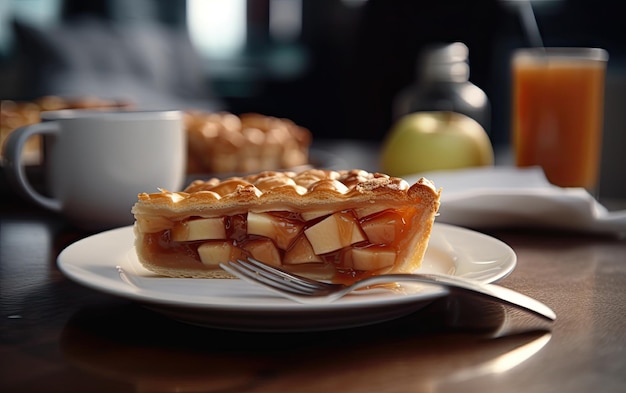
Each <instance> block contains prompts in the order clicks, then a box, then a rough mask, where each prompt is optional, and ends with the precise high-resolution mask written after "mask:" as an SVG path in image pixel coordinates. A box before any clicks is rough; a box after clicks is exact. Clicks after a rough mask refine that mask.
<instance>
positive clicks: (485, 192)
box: [406, 166, 626, 234]
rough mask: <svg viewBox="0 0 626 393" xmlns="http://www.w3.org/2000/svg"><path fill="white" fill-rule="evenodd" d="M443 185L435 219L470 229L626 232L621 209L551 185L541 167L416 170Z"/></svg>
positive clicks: (584, 193) (580, 190)
mask: <svg viewBox="0 0 626 393" xmlns="http://www.w3.org/2000/svg"><path fill="white" fill-rule="evenodd" d="M420 177H425V178H427V179H430V180H432V181H433V182H434V183H435V186H436V187H437V188H442V194H441V207H440V209H439V216H438V217H437V221H438V222H445V223H449V224H454V225H459V226H465V227H471V228H477V229H479V228H498V227H508V228H517V227H524V228H546V229H559V230H568V231H577V232H591V233H614V234H626V210H622V211H617V212H609V211H608V210H607V209H606V208H605V207H604V206H602V205H601V204H600V203H599V202H598V201H596V200H595V199H594V198H593V197H592V196H591V195H590V194H589V193H588V192H587V191H586V190H585V189H583V188H561V187H557V186H554V185H552V184H550V183H549V182H548V181H547V179H546V177H545V176H544V174H543V171H542V170H541V168H538V167H533V168H515V167H506V166H501V167H500V166H496V167H481V168H471V169H462V170H455V171H438V172H428V173H420V174H418V175H412V176H409V177H406V180H407V181H408V182H409V183H411V182H414V181H416V180H417V179H419V178H420Z"/></svg>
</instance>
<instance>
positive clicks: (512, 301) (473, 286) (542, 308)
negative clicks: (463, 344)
mask: <svg viewBox="0 0 626 393" xmlns="http://www.w3.org/2000/svg"><path fill="white" fill-rule="evenodd" d="M394 281H395V282H401V281H404V282H419V283H423V284H432V285H439V286H442V287H445V288H448V289H449V290H450V291H451V292H458V293H462V294H470V295H477V296H480V297H483V298H487V299H491V300H493V301H497V302H499V303H504V304H508V305H509V306H513V307H516V308H520V309H522V310H525V311H529V312H531V313H533V314H535V315H537V316H539V317H542V318H545V319H547V320H550V321H554V320H556V314H555V313H554V311H552V309H550V307H548V306H546V305H545V304H543V303H541V302H540V301H538V300H536V299H533V298H531V297H529V296H526V295H524V294H521V293H519V292H516V291H514V290H512V289H508V288H505V287H502V286H499V285H495V284H483V283H481V282H479V281H475V280H470V279H466V278H459V277H454V276H445V275H438V274H387V275H382V276H373V277H370V278H368V279H365V280H362V281H360V282H359V283H358V288H363V287H366V286H371V285H373V284H381V283H389V282H394ZM356 288H357V287H356V286H355V287H354V289H356Z"/></svg>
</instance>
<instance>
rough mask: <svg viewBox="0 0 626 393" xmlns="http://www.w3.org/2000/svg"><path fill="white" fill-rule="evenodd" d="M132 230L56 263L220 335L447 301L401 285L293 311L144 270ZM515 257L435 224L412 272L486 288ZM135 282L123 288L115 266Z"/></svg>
mask: <svg viewBox="0 0 626 393" xmlns="http://www.w3.org/2000/svg"><path fill="white" fill-rule="evenodd" d="M133 242H134V234H133V228H132V227H130V226H129V227H123V228H118V229H113V230H110V231H106V232H102V233H99V234H96V235H93V236H90V237H87V238H85V239H82V240H80V241H78V242H76V243H74V244H72V245H70V246H69V247H67V248H66V249H65V250H63V252H61V254H60V255H59V258H58V265H59V268H60V269H61V271H62V272H63V273H64V274H65V275H66V276H67V277H69V278H71V279H73V280H75V281H77V282H79V283H81V284H83V285H86V286H88V287H91V288H94V289H96V290H99V291H103V292H107V293H110V294H113V295H117V296H121V297H124V298H127V299H131V300H134V301H138V302H140V303H142V304H144V305H145V306H147V307H149V308H151V309H154V310H156V311H158V312H161V313H163V314H165V315H167V316H169V317H171V318H174V319H177V320H180V321H184V322H188V323H193V324H198V325H202V326H209V327H216V328H222V329H235V330H249V331H307V330H329V329H338V328H347V327H353V326H361V325H367V324H372V323H377V322H382V321H386V320H390V319H394V318H399V317H401V316H405V315H407V314H410V313H411V312H414V311H416V310H418V309H420V308H422V307H424V306H425V305H427V304H428V303H430V302H431V301H432V300H434V299H435V298H438V297H442V296H445V295H447V291H446V290H445V289H442V288H440V287H435V286H428V285H423V284H402V285H401V287H400V289H399V290H394V291H388V290H383V289H378V290H371V291H362V292H360V293H355V294H351V295H348V296H346V297H344V298H342V299H340V300H338V301H336V302H334V303H330V304H323V305H309V304H299V303H295V302H293V301H291V300H287V299H284V298H281V297H279V296H278V295H275V294H274V293H272V292H270V291H268V290H266V289H265V288H263V287H260V286H256V285H253V284H249V283H247V282H244V281H242V280H229V279H222V280H220V279H212V280H211V279H184V278H181V279H179V278H164V277H159V276H156V275H154V274H153V273H151V272H149V271H148V270H146V269H145V268H144V267H143V266H142V265H141V264H140V263H139V261H138V259H137V256H136V253H135V249H134V246H133ZM516 261H517V257H516V255H515V252H513V250H512V249H511V248H510V247H509V246H508V245H506V244H505V243H503V242H501V241H500V240H497V239H494V238H493V237H490V236H487V235H484V234H482V233H478V232H474V231H471V230H468V229H464V228H460V227H455V226H450V225H446V224H435V226H434V227H433V231H432V234H431V239H430V244H429V247H428V250H427V252H426V255H425V258H424V261H423V264H422V267H421V268H420V269H419V271H422V272H436V273H444V274H450V275H455V276H462V277H471V278H473V279H476V280H479V281H482V282H493V281H496V280H498V279H500V278H502V277H504V276H506V275H507V274H509V273H510V272H511V271H512V270H513V269H514V268H515V264H516ZM117 265H119V266H122V267H123V268H124V270H126V271H127V272H128V273H130V274H134V275H136V276H139V280H140V287H141V288H136V287H133V286H131V285H129V284H127V283H126V282H124V281H123V280H122V279H121V278H120V276H119V274H118V272H117V270H116V266H117Z"/></svg>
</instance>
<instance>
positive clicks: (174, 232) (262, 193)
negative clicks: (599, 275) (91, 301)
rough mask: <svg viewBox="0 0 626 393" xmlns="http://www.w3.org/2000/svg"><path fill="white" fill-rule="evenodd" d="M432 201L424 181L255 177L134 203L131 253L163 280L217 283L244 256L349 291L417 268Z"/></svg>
mask: <svg viewBox="0 0 626 393" xmlns="http://www.w3.org/2000/svg"><path fill="white" fill-rule="evenodd" d="M439 196H440V191H438V190H436V189H435V187H434V185H433V184H432V183H431V182H430V181H429V180H426V179H420V180H419V181H418V182H417V183H415V184H413V185H409V184H408V183H407V182H406V181H405V180H403V179H400V178H396V177H389V176H387V175H384V174H379V173H369V172H365V171H362V170H351V171H329V170H319V169H310V170H306V171H303V172H299V173H294V172H261V173H258V174H255V175H250V176H246V177H232V178H229V179H225V180H219V179H217V178H214V179H211V180H208V181H195V182H193V183H191V184H190V185H189V186H188V187H187V188H186V189H185V190H184V191H182V192H169V191H166V190H162V191H161V192H158V193H152V194H146V193H142V194H139V197H138V201H137V203H136V204H135V206H134V207H133V214H134V215H135V219H136V222H135V234H136V240H135V248H136V251H137V255H138V257H139V260H140V261H141V263H142V264H143V265H144V266H145V267H146V268H147V269H149V270H151V271H153V272H156V273H158V274H161V275H164V276H170V277H195V278H227V277H232V276H230V275H229V274H228V273H226V272H225V271H223V270H221V269H220V268H219V263H221V262H225V261H228V260H234V259H237V258H245V257H246V256H251V257H253V258H256V259H257V260H260V261H262V262H265V263H267V264H271V265H275V266H280V267H282V268H284V269H286V270H289V271H293V272H295V273H299V274H303V275H306V276H309V277H315V278H318V279H327V280H331V281H336V282H352V281H354V280H356V279H359V278H362V277H364V276H369V275H376V274H384V273H392V272H411V271H413V270H415V269H417V268H418V267H419V266H420V265H421V261H422V258H423V256H424V252H425V251H426V247H427V245H428V240H429V238H430V232H431V229H432V225H433V221H434V219H435V215H436V214H437V211H438V208H439Z"/></svg>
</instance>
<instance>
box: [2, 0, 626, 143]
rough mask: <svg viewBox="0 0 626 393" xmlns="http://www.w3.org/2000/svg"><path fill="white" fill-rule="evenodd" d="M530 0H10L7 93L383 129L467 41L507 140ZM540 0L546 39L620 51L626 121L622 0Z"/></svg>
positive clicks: (616, 73) (616, 102) (618, 78)
mask: <svg viewBox="0 0 626 393" xmlns="http://www.w3.org/2000/svg"><path fill="white" fill-rule="evenodd" d="M519 3H520V1H519V0H518V1H516V0H481V1H478V0H477V1H465V0H459V1H453V0H437V1H416V0H133V1H125V0H92V1H82V0H1V2H0V30H1V31H0V50H1V52H0V53H1V57H0V98H2V99H11V100H31V99H34V98H37V97H39V96H42V95H47V94H56V95H65V96H81V95H82V96H85V95H88V96H98V97H102V98H114V99H119V98H124V99H130V100H132V101H134V102H135V103H136V104H137V105H138V106H142V107H146V108H149V107H153V108H157V107H169V108H172V107H175V108H182V109H187V108H197V109H202V110H209V111H213V110H227V111H230V112H233V113H243V112H259V113H263V114H266V115H273V116H281V117H287V118H290V119H292V120H294V121H295V122H296V123H298V124H300V125H303V126H305V127H308V128H309V129H310V130H311V131H312V132H313V135H314V137H315V138H359V139H367V140H374V141H378V140H381V139H382V138H383V136H384V135H385V133H386V132H387V130H388V129H389V127H390V125H391V121H392V119H391V105H392V100H393V98H394V97H395V95H396V94H397V93H398V92H399V91H400V90H401V89H402V88H404V87H406V86H407V85H409V84H411V83H412V82H413V80H414V76H415V73H416V59H417V58H418V55H419V53H420V50H421V49H422V48H423V47H424V46H426V45H429V44H432V43H450V42H455V41H461V42H464V43H465V44H466V45H467V46H468V47H469V63H470V70H471V71H470V81H471V82H473V83H474V84H476V85H478V86H479V87H481V88H482V89H483V90H484V91H485V92H486V93H487V95H488V97H489V99H490V101H491V105H492V122H491V124H492V127H491V129H490V130H489V132H490V136H491V138H492V141H493V142H494V144H495V145H500V144H507V143H508V141H509V125H508V122H509V108H508V107H509V57H510V54H511V51H512V50H513V49H515V48H517V47H521V46H528V45H529V42H528V41H527V39H526V36H525V34H524V33H523V30H522V28H521V24H520V18H519V15H518V5H519ZM532 4H533V7H534V10H535V12H536V16H537V21H538V25H539V28H540V29H541V32H542V35H543V40H544V43H545V44H546V45H550V46H597V47H603V48H605V49H607V50H608V51H609V53H610V61H609V71H608V76H607V78H608V80H609V81H611V83H610V85H609V84H607V94H608V95H610V96H611V99H610V100H608V101H607V111H608V112H609V113H607V117H608V119H607V122H608V123H611V124H614V125H615V126H614V127H619V128H620V130H619V133H620V134H624V129H623V127H624V124H626V121H624V114H623V112H624V111H623V109H621V108H622V107H623V102H624V101H623V99H624V97H625V96H626V93H625V91H626V82H625V79H626V71H625V70H626V67H625V65H626V61H625V60H626V37H625V34H624V33H625V31H624V27H623V22H622V19H623V17H622V16H621V15H622V13H621V11H620V9H618V8H620V2H615V1H608V0H595V1H589V0H587V1H583V0H535V1H532ZM608 86H610V88H609V87H608ZM623 141H624V139H623V138H622V139H621V140H620V143H622V146H623Z"/></svg>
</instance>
